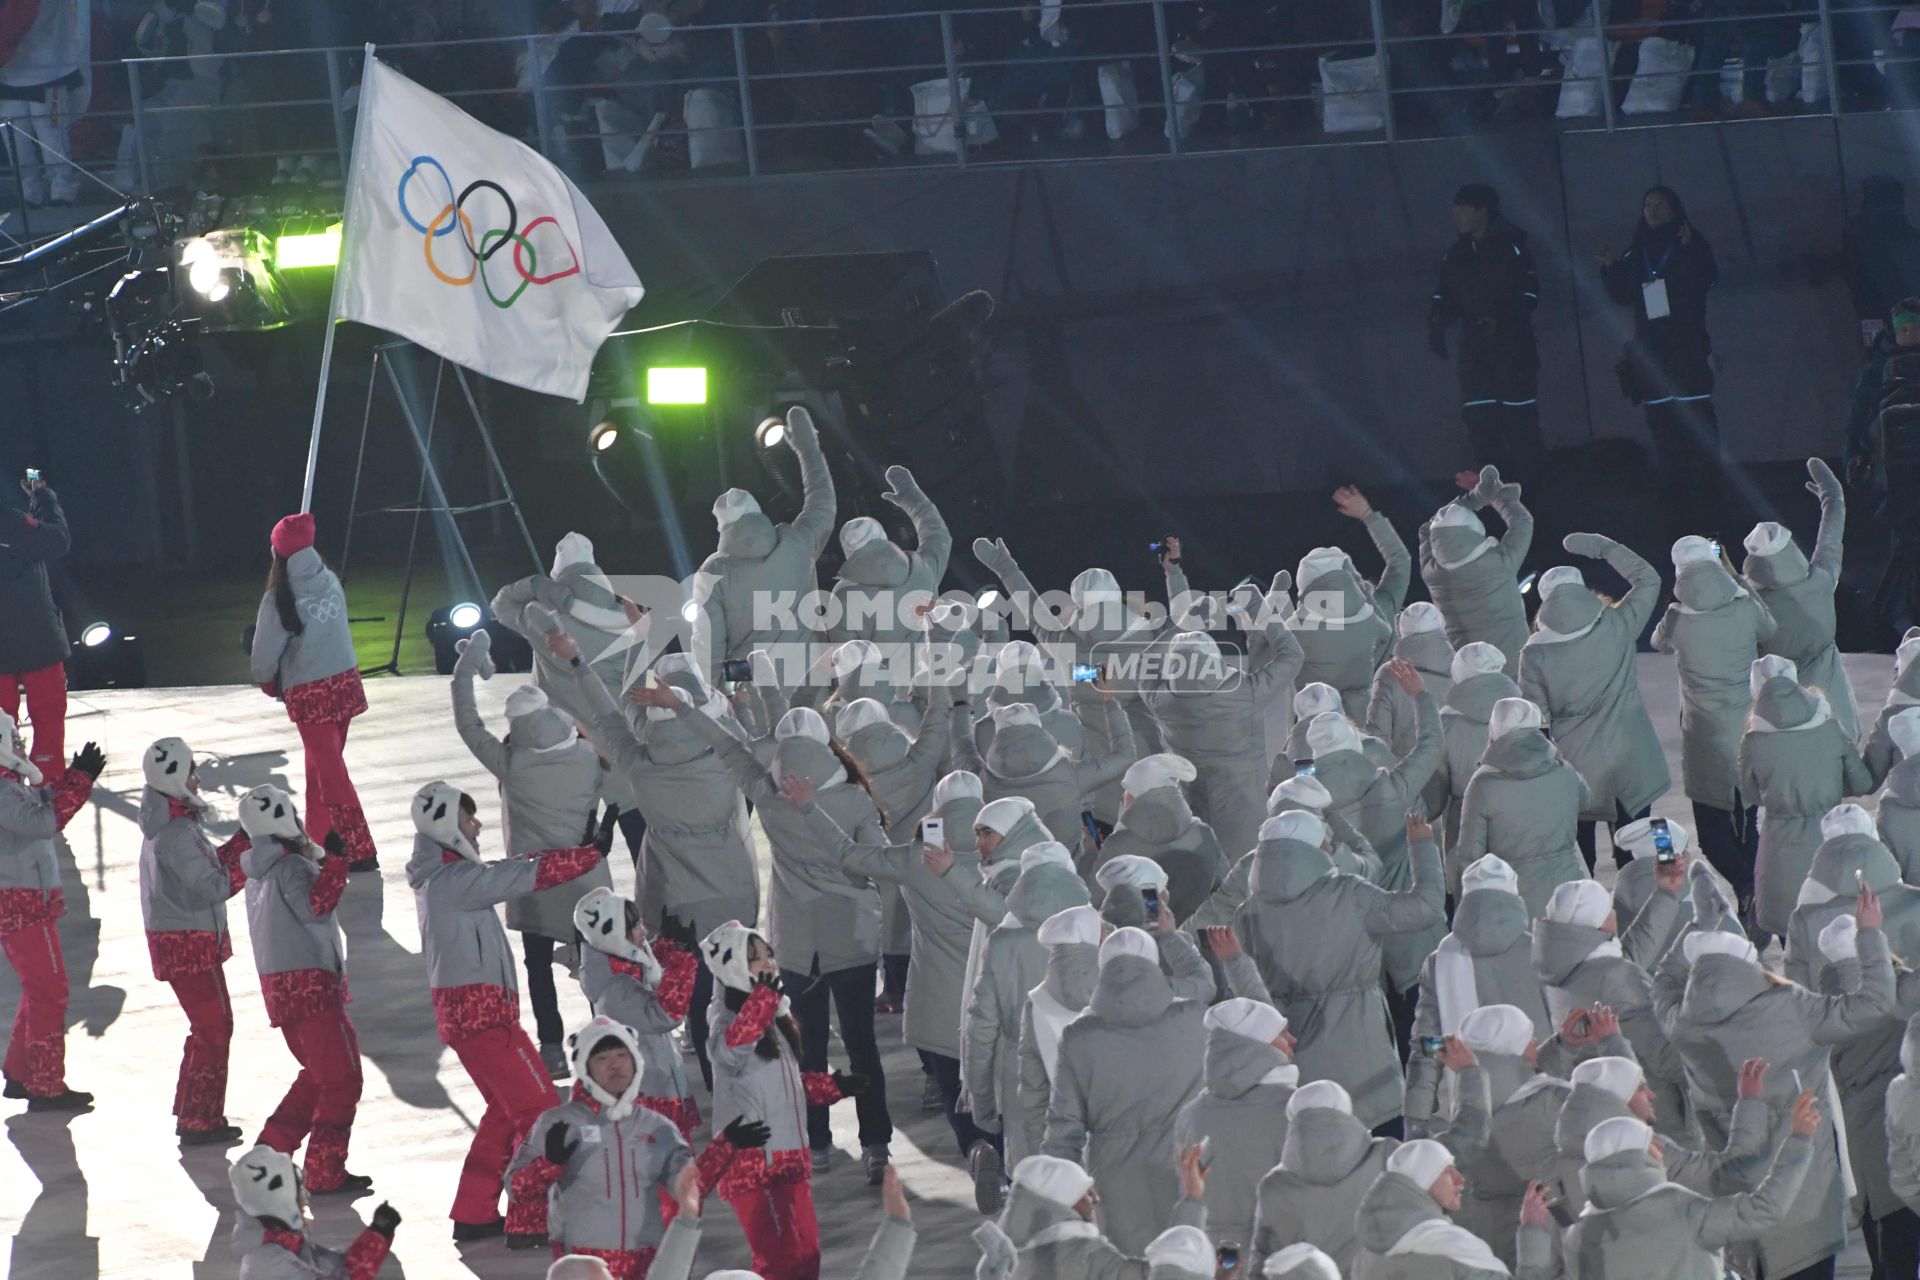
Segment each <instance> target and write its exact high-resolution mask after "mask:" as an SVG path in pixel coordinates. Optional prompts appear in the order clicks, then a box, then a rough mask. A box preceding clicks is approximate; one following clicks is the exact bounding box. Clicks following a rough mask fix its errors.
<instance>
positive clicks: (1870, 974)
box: [1794, 917, 1894, 1044]
mask: <svg viewBox="0 0 1920 1280" xmlns="http://www.w3.org/2000/svg"><path fill="white" fill-rule="evenodd" d="M1843 918H1845V917H1843ZM1836 923H1837V922H1836ZM1854 945H1855V947H1856V949H1857V951H1858V953H1859V954H1858V959H1859V962H1860V986H1859V989H1858V990H1855V991H1850V992H1847V993H1846V994H1844V995H1833V996H1823V995H1818V994H1816V993H1814V992H1811V991H1807V990H1805V989H1804V988H1803V989H1799V990H1795V991H1794V1004H1795V1006H1796V1007H1797V1008H1798V1009H1799V1011H1800V1012H1801V1015H1802V1016H1803V1017H1805V1018H1806V1019H1807V1021H1808V1027H1807V1032H1808V1034H1809V1035H1810V1036H1811V1037H1812V1039H1813V1042H1814V1043H1815V1044H1844V1043H1845V1042H1846V1041H1848V1040H1851V1039H1853V1038H1855V1037H1856V1036H1859V1035H1862V1034H1864V1033H1866V1032H1867V1031H1870V1030H1872V1029H1874V1028H1875V1027H1877V1026H1879V1025H1880V1024H1881V1023H1882V1022H1883V1021H1884V1020H1885V1019H1886V1017H1887V1015H1888V1014H1889V1013H1891V1012H1892V1011H1893V1005H1894V988H1893V962H1892V959H1891V957H1890V956H1889V955H1888V953H1887V935H1886V934H1885V933H1882V932H1881V931H1880V930H1879V929H1878V928H1874V927H1870V926H1869V927H1860V928H1858V929H1857V931H1856V933H1855V935H1854ZM1822 949H1823V950H1824V944H1823V945H1822ZM1828 958H1829V959H1830V960H1832V959H1834V957H1832V956H1829V957H1828ZM1846 958H1847V959H1851V958H1853V957H1846Z"/></svg>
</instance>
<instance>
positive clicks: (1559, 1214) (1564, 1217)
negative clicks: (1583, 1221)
mask: <svg viewBox="0 0 1920 1280" xmlns="http://www.w3.org/2000/svg"><path fill="white" fill-rule="evenodd" d="M1547 1212H1548V1213H1550V1214H1552V1215H1553V1220H1554V1222H1555V1223H1556V1224H1558V1225H1559V1226H1562V1227H1570V1226H1572V1225H1573V1212H1572V1211H1571V1210H1570V1209H1568V1208H1567V1201H1566V1197H1564V1196H1554V1197H1553V1198H1552V1199H1550V1200H1548V1201H1547Z"/></svg>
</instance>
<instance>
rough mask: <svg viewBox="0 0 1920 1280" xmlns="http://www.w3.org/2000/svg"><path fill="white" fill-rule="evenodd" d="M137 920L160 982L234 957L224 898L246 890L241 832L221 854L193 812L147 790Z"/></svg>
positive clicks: (142, 816) (143, 806)
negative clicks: (142, 927)
mask: <svg viewBox="0 0 1920 1280" xmlns="http://www.w3.org/2000/svg"><path fill="white" fill-rule="evenodd" d="M139 823H140V835H141V837H142V839H141V842H140V916H141V920H142V922H143V923H144V924H145V926H146V931H147V952H148V955H149V957H150V958H151V959H152V961H153V976H154V977H155V978H156V979H158V980H159V981H161V982H167V981H171V980H172V979H173V978H175V977H181V976H185V975H186V974H189V973H199V972H202V971H204V970H207V969H211V968H215V967H217V966H218V965H220V964H221V963H223V962H224V961H225V960H226V958H227V957H228V956H230V955H232V954H233V939H232V938H231V937H229V936H228V934H227V899H228V898H231V897H233V896H234V895H235V894H237V893H239V892H240V891H241V890H242V889H244V888H246V886H247V873H246V872H245V871H244V870H242V869H241V867H240V855H241V854H243V853H245V852H246V851H247V850H248V849H250V848H252V847H253V842H252V841H250V840H249V839H247V833H246V832H244V831H240V832H236V833H235V834H234V836H233V838H232V839H230V840H228V841H227V842H226V843H224V844H222V845H221V846H220V847H219V848H218V849H215V848H214V847H213V844H212V842H211V841H209V840H208V839H207V834H206V830H205V829H204V828H203V827H202V826H201V825H200V819H199V817H198V815H197V814H196V813H195V812H194V810H193V809H192V808H191V807H189V806H187V805H185V804H181V803H179V802H178V801H175V800H173V799H171V798H170V797H167V796H163V795H161V794H160V793H159V792H158V791H155V790H154V789H153V788H152V787H148V788H146V789H145V790H144V791H142V792H141V794H140V814H139Z"/></svg>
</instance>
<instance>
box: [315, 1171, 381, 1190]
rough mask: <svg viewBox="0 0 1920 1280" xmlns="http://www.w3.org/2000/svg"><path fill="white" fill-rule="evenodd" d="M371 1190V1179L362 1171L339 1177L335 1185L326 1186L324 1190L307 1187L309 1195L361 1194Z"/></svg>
mask: <svg viewBox="0 0 1920 1280" xmlns="http://www.w3.org/2000/svg"><path fill="white" fill-rule="evenodd" d="M371 1190H373V1179H372V1178H369V1177H368V1176H367V1175H366V1174H364V1173H350V1174H348V1175H347V1176H346V1177H344V1178H342V1179H340V1185H339V1186H337V1187H328V1188H327V1189H326V1190H325V1191H315V1190H314V1189H312V1188H311V1187H309V1188H308V1191H307V1193H308V1194H309V1195H316V1196H362V1195H365V1194H366V1193H367V1192H369V1191H371Z"/></svg>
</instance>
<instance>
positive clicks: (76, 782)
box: [53, 769, 93, 831]
mask: <svg viewBox="0 0 1920 1280" xmlns="http://www.w3.org/2000/svg"><path fill="white" fill-rule="evenodd" d="M92 794H93V779H92V778H89V777H88V776H87V775H86V774H85V773H83V772H81V771H80V770H78V769H69V770H67V771H66V772H65V773H63V774H61V775H60V781H58V782H56V783H54V784H53V820H54V822H55V823H57V824H59V827H60V829H61V830H62V831H65V830H66V829H67V824H68V823H69V822H72V821H73V815H74V814H76V813H78V812H80V810H81V809H83V808H85V807H86V804H87V797H88V796H90V795H92Z"/></svg>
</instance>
